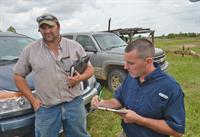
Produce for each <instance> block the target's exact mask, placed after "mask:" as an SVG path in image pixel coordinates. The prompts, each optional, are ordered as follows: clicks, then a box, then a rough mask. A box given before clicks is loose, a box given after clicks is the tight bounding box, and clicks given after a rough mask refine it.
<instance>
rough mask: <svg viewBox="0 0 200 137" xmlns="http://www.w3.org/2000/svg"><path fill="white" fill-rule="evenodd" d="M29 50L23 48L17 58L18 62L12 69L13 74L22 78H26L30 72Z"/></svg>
mask: <svg viewBox="0 0 200 137" xmlns="http://www.w3.org/2000/svg"><path fill="white" fill-rule="evenodd" d="M28 58H29V49H28V47H25V48H24V49H23V51H22V53H21V55H20V57H19V60H18V61H17V63H16V64H15V66H14V68H13V72H14V73H17V74H19V75H21V76H23V77H26V76H27V75H28V74H29V73H30V72H31V70H32V69H31V65H30V63H29V59H28Z"/></svg>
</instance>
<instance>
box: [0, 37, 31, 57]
mask: <svg viewBox="0 0 200 137" xmlns="http://www.w3.org/2000/svg"><path fill="white" fill-rule="evenodd" d="M32 41H33V40H32V39H31V38H25V37H9V36H8V37H0V60H16V59H17V58H18V57H19V55H20V53H21V51H22V49H23V48H24V47H25V46H26V45H27V44H28V43H30V42H32Z"/></svg>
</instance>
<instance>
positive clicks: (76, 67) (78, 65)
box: [70, 56, 89, 76]
mask: <svg viewBox="0 0 200 137" xmlns="http://www.w3.org/2000/svg"><path fill="white" fill-rule="evenodd" d="M88 61H89V56H84V57H82V58H79V60H77V61H75V62H74V63H73V64H72V66H71V67H70V76H74V74H75V71H77V72H78V73H80V74H82V73H83V72H84V71H85V69H86V68H87V63H88Z"/></svg>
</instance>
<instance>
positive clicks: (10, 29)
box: [7, 26, 17, 33]
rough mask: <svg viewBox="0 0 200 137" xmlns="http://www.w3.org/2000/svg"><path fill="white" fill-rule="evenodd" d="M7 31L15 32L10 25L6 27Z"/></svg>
mask: <svg viewBox="0 0 200 137" xmlns="http://www.w3.org/2000/svg"><path fill="white" fill-rule="evenodd" d="M7 31H10V32H14V33H16V32H17V31H16V30H15V28H14V27H13V26H10V27H9V28H8V29H7Z"/></svg>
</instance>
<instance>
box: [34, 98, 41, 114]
mask: <svg viewBox="0 0 200 137" xmlns="http://www.w3.org/2000/svg"><path fill="white" fill-rule="evenodd" d="M32 105H33V109H34V111H35V112H36V111H38V109H39V108H40V107H41V106H42V102H41V100H39V99H38V98H35V100H34V101H33V102H32Z"/></svg>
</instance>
